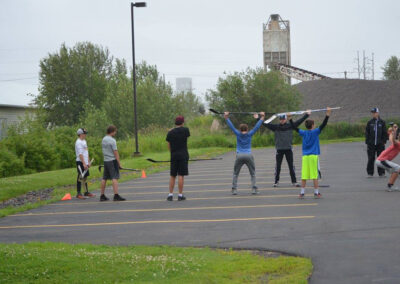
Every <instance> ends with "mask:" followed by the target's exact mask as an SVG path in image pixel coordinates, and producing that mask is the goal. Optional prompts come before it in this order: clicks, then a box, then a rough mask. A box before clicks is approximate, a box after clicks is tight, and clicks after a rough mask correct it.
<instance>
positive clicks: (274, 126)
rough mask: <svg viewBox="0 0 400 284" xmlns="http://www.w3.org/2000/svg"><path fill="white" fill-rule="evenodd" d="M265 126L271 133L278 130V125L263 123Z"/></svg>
mask: <svg viewBox="0 0 400 284" xmlns="http://www.w3.org/2000/svg"><path fill="white" fill-rule="evenodd" d="M263 125H264V126H265V127H266V128H268V129H269V130H271V131H276V130H277V129H278V124H272V123H268V124H265V123H263Z"/></svg>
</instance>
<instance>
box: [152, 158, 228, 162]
mask: <svg viewBox="0 0 400 284" xmlns="http://www.w3.org/2000/svg"><path fill="white" fill-rule="evenodd" d="M146 160H147V161H149V162H152V163H169V162H171V161H157V160H153V159H146ZM217 160H222V158H210V159H191V160H189V162H196V161H217Z"/></svg>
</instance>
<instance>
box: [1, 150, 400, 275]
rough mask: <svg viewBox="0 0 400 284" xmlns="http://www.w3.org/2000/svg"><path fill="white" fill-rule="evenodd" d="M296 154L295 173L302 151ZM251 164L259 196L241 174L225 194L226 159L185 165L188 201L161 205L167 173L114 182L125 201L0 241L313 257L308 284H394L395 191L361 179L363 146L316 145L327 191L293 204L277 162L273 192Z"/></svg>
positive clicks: (264, 167) (30, 222)
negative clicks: (203, 248)
mask: <svg viewBox="0 0 400 284" xmlns="http://www.w3.org/2000/svg"><path fill="white" fill-rule="evenodd" d="M294 152H295V164H296V172H297V173H298V174H299V172H300V162H301V149H300V148H299V147H296V148H295V149H294ZM254 155H255V160H256V170H257V185H258V187H259V190H260V194H259V195H257V196H252V195H251V194H250V178H249V175H248V170H247V168H245V167H244V168H243V169H242V172H241V176H240V177H239V189H238V190H239V195H237V196H232V195H231V194H230V188H231V179H232V168H233V161H234V154H233V153H228V154H226V155H223V160H220V161H204V162H195V163H192V164H191V165H190V176H189V177H188V178H187V179H186V185H185V195H186V196H187V198H188V200H187V201H184V202H178V201H176V198H177V196H175V201H173V202H167V201H165V198H166V197H167V191H168V172H162V173H158V174H154V175H151V176H149V177H148V178H147V179H137V180H133V181H130V182H126V183H122V184H121V185H120V194H121V195H122V196H123V197H125V198H127V199H128V200H127V201H125V202H119V203H118V202H113V201H109V202H103V203H100V202H98V198H97V197H96V198H95V199H87V200H77V199H73V200H71V201H66V202H58V203H55V204H51V205H47V206H44V207H41V208H38V209H34V210H30V211H27V212H23V213H20V214H17V215H13V216H9V217H6V218H2V219H0V241H1V242H26V241H56V242H70V243H95V244H121V245H128V244H129V245H131V244H146V245H157V244H168V245H176V246H212V247H235V248H253V249H254V248H257V249H268V250H276V251H283V252H287V253H293V254H298V255H302V256H307V257H311V258H312V261H313V264H314V274H313V276H312V278H311V283H400V263H399V259H400V246H399V242H398V238H399V235H400V218H398V215H399V212H400V209H399V202H398V201H399V200H400V192H391V193H389V192H385V190H384V188H385V184H386V183H387V179H382V178H377V177H376V178H373V179H367V178H366V173H365V166H366V153H365V151H364V148H363V145H362V144H361V143H343V144H329V145H323V146H322V154H321V168H322V174H323V179H322V181H321V184H324V185H330V187H329V188H321V189H320V191H321V193H322V195H323V198H322V199H318V200H316V199H314V198H313V191H312V189H308V191H307V194H306V198H305V199H304V200H299V199H298V198H297V196H298V193H299V189H298V188H293V187H292V186H291V185H290V177H289V173H288V170H287V166H286V164H285V163H286V162H285V161H284V162H283V167H282V173H281V183H280V187H279V188H273V187H272V183H273V173H274V164H275V161H274V159H275V154H274V150H273V149H272V148H268V149H257V150H255V151H254ZM310 185H311V184H310ZM107 192H108V195H109V197H112V194H111V190H110V189H107Z"/></svg>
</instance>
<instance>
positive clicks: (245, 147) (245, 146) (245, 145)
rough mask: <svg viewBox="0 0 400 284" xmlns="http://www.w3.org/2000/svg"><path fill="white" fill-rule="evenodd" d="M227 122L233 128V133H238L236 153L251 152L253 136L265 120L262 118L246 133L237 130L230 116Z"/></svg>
mask: <svg viewBox="0 0 400 284" xmlns="http://www.w3.org/2000/svg"><path fill="white" fill-rule="evenodd" d="M226 123H228V126H229V128H230V129H232V131H233V133H235V135H236V153H238V154H241V153H245V154H251V137H252V136H253V135H254V133H256V131H257V130H258V129H259V128H260V126H261V124H262V123H263V120H262V119H260V120H259V121H258V122H257V124H256V126H254V128H253V129H252V130H250V131H249V132H247V133H246V134H242V132H240V131H239V130H237V129H236V128H235V126H234V125H233V123H232V121H231V120H230V119H229V118H228V119H227V120H226Z"/></svg>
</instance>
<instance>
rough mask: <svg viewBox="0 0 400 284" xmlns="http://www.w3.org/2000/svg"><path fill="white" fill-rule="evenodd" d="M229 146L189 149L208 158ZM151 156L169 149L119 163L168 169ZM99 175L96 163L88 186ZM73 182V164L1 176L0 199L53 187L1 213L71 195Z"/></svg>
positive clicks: (161, 157) (96, 185) (148, 170)
mask: <svg viewBox="0 0 400 284" xmlns="http://www.w3.org/2000/svg"><path fill="white" fill-rule="evenodd" d="M230 150H231V149H227V148H217V147H211V148H199V149H191V150H190V151H189V152H190V156H191V157H192V158H195V157H197V158H201V157H203V158H207V157H214V156H218V155H220V154H223V153H225V152H228V151H230ZM150 157H151V158H153V159H156V160H168V159H169V153H168V152H159V153H148V154H146V155H145V156H143V157H139V158H130V159H124V160H122V161H121V163H122V165H123V166H124V167H127V168H136V169H145V171H146V173H147V174H151V173H155V172H159V171H162V170H166V169H168V167H169V164H168V163H166V164H165V163H163V164H153V163H150V162H148V161H147V160H146V158H150ZM140 175H141V173H136V172H131V173H127V174H123V175H122V176H121V179H120V181H121V182H124V181H128V180H131V179H135V178H139V177H140ZM101 176H102V173H100V172H99V171H98V169H97V167H95V166H93V167H92V168H91V171H90V178H92V179H95V180H94V181H92V182H89V183H88V184H89V189H91V190H94V189H98V188H99V187H100V180H98V179H100V177H101ZM96 179H97V180H96ZM75 183H76V169H75V168H73V169H63V170H56V171H50V172H41V173H35V174H30V175H22V176H15V177H8V178H2V179H0V201H3V200H7V199H10V198H13V197H17V196H20V195H22V194H25V193H27V192H29V191H33V190H40V189H46V188H54V191H53V194H52V199H50V200H45V201H39V202H36V203H31V204H27V205H24V206H21V207H7V208H3V209H0V217H4V216H7V215H10V214H14V213H17V212H21V211H25V210H29V209H32V208H36V207H39V206H41V205H44V204H48V203H51V202H55V201H59V200H60V199H61V198H62V196H64V194H66V193H67V192H71V193H72V195H74V194H75V190H76V189H75ZM167 184H168V181H166V186H167Z"/></svg>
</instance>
